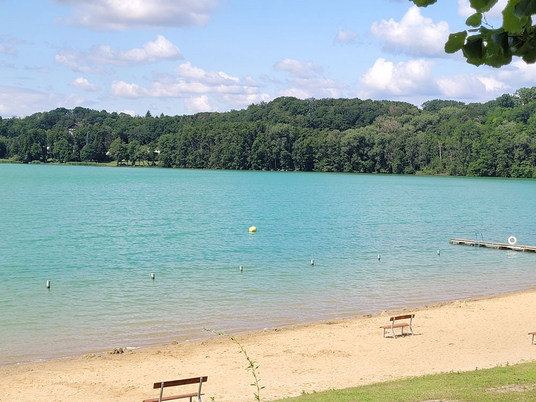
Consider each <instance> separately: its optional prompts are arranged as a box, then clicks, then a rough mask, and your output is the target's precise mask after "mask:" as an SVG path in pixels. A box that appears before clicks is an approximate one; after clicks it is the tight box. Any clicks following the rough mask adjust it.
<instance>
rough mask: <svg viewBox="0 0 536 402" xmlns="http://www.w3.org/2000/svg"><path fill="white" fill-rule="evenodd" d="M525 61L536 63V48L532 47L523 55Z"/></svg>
mask: <svg viewBox="0 0 536 402" xmlns="http://www.w3.org/2000/svg"><path fill="white" fill-rule="evenodd" d="M523 60H524V61H525V63H528V64H534V63H535V62H536V49H535V48H532V49H530V50H529V51H527V52H526V53H525V54H524V55H523Z"/></svg>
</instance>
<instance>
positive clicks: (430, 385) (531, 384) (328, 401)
mask: <svg viewBox="0 0 536 402" xmlns="http://www.w3.org/2000/svg"><path fill="white" fill-rule="evenodd" d="M393 364H396V362H393ZM535 400H536V362H530V363H522V364H516V365H506V366H500V367H495V368H492V369H486V370H479V369H477V370H475V371H468V372H450V373H442V374H435V375H426V376H422V377H412V378H407V379H404V380H397V381H390V382H383V383H377V384H371V385H365V386H362V387H356V388H346V389H342V390H330V391H325V392H313V393H310V394H306V393H304V394H303V395H301V396H299V397H296V398H285V399H281V400H280V401H284V402H320V401H322V402H343V401H344V402H350V401H352V402H356V401H360V402H361V401H363V402H365V401H366V402H374V401H401V402H402V401H434V402H436V401H437V402H439V401H442V402H447V401H448V402H460V401H478V402H480V401H501V402H504V401H516V402H518V401H535Z"/></svg>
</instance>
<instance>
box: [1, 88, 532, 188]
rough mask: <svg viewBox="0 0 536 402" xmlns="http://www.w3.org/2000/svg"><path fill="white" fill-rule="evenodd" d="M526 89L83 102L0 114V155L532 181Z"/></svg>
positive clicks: (63, 160) (47, 160)
mask: <svg viewBox="0 0 536 402" xmlns="http://www.w3.org/2000/svg"><path fill="white" fill-rule="evenodd" d="M535 110H536V88H521V89H519V90H517V91H516V92H515V93H514V94H513V95H509V94H504V95H502V96H500V97H498V98H497V99H495V100H493V101H489V102H486V103H471V104H464V103H462V102H457V101H449V100H430V101H428V102H425V103H424V104H423V105H422V107H421V108H417V107H416V106H414V105H411V104H409V103H404V102H394V101H372V100H360V99H306V100H300V99H297V98H293V97H281V98H277V99H275V100H273V101H271V102H261V103H259V104H253V105H250V106H249V107H248V108H247V109H244V110H232V111H230V112H225V113H198V114H195V115H184V116H164V115H160V116H157V117H153V116H152V115H151V114H150V113H149V112H147V114H146V115H145V116H136V117H132V116H130V115H127V114H123V113H120V114H118V113H109V112H106V111H100V112H99V111H95V110H91V109H86V108H82V107H77V108H75V109H73V110H68V109H64V108H58V109H55V110H52V111H49V112H42V113H36V114H33V115H31V116H28V117H25V118H6V119H2V118H0V159H7V160H9V161H11V162H22V163H69V162H111V161H116V163H117V164H118V165H121V164H124V165H144V166H162V167H177V168H200V169H236V170H290V171H321V172H356V173H395V174H418V173H424V174H445V175H456V176H486V177H524V178H533V177H536V170H535V165H536V117H535V116H534V115H535V113H534V111H535Z"/></svg>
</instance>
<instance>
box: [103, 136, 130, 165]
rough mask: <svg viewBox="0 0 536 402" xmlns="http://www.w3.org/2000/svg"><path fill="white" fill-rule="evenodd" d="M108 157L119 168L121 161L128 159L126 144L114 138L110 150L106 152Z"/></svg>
mask: <svg viewBox="0 0 536 402" xmlns="http://www.w3.org/2000/svg"><path fill="white" fill-rule="evenodd" d="M108 153H109V155H110V156H111V157H112V159H113V160H115V161H116V162H117V165H118V166H119V165H120V164H121V162H122V161H124V160H126V159H128V150H127V146H126V144H125V143H124V142H123V141H122V140H121V138H116V139H115V140H114V141H113V142H112V143H111V144H110V149H109V150H108Z"/></svg>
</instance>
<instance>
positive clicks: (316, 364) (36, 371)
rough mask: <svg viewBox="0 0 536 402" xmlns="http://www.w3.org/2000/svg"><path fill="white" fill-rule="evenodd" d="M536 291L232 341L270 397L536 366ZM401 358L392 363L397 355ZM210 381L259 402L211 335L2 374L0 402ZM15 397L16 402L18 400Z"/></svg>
mask: <svg viewBox="0 0 536 402" xmlns="http://www.w3.org/2000/svg"><path fill="white" fill-rule="evenodd" d="M534 306H536V289H530V290H524V291H520V292H514V293H506V294H499V295H492V296H489V297H483V298H471V299H466V300H456V301H451V302H439V303H436V304H434V305H422V306H419V307H414V308H407V309H403V310H393V311H383V312H379V313H377V314H375V315H370V316H369V315H365V316H355V317H352V318H340V319H332V320H324V321H319V322H311V323H305V324H295V325H290V326H283V327H278V328H271V329H265V330H262V331H255V332H246V333H240V334H232V335H233V336H234V337H235V338H236V339H237V340H238V341H239V342H240V343H241V344H242V345H243V347H244V348H245V349H246V350H247V352H248V355H249V356H250V357H251V358H252V359H253V360H255V361H256V362H257V364H258V365H259V378H260V379H261V382H260V384H261V386H265V387H266V388H265V389H263V390H262V391H261V392H262V393H261V396H262V399H263V400H271V399H276V398H284V397H288V396H297V395H299V394H300V393H301V392H302V391H305V392H313V391H316V392H319V391H323V390H326V389H330V388H347V387H352V386H358V385H364V384H369V383H373V382H381V381H387V380H393V379H398V378H403V377H408V376H417V375H424V374H433V373H438V372H445V371H468V370H474V369H475V368H479V369H480V368H489V367H494V366H496V365H503V364H515V363H520V362H523V361H531V360H536V347H535V346H534V345H531V342H530V336H528V335H527V333H528V332H531V331H536V322H534V320H533V315H534V314H533V313H534V309H535V308H536V307H534ZM400 312H412V313H415V314H416V315H415V319H414V322H413V328H414V331H415V336H414V337H412V336H405V337H402V338H398V339H396V340H395V339H391V338H383V337H382V331H381V330H380V329H379V326H380V325H386V324H388V318H389V317H390V316H393V315H397V314H398V313H400ZM393 356H394V357H393ZM198 375H208V377H209V380H208V382H207V384H206V385H204V386H203V390H204V393H205V395H206V396H207V397H210V396H214V397H215V399H216V400H217V401H248V400H252V398H253V391H254V389H253V387H251V386H250V384H251V382H252V377H251V373H249V372H248V371H247V370H246V359H245V357H244V355H243V354H241V353H239V348H238V346H237V345H236V344H234V343H233V342H232V341H231V340H230V339H228V338H227V337H216V336H213V337H209V338H203V339H198V340H192V341H185V342H171V343H170V344H166V345H159V346H150V347H143V348H139V349H133V350H126V351H124V353H117V354H109V353H98V354H91V353H89V354H85V355H83V356H78V357H70V358H61V359H54V360H46V361H42V362H34V363H24V364H13V365H7V366H1V367H0V376H1V377H2V378H3V379H4V381H2V382H1V384H0V395H4V396H5V397H6V400H7V399H11V398H16V397H17V396H20V392H21V390H24V393H25V397H26V398H28V399H31V400H36V401H48V400H77V401H82V402H83V401H88V402H90V401H101V400H102V401H104V400H116V401H125V402H126V401H132V400H143V399H145V398H150V397H154V396H156V395H155V394H154V392H153V391H152V383H153V382H156V381H162V380H172V379H178V378H185V377H189V376H198ZM10 397H11V398H10Z"/></svg>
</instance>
